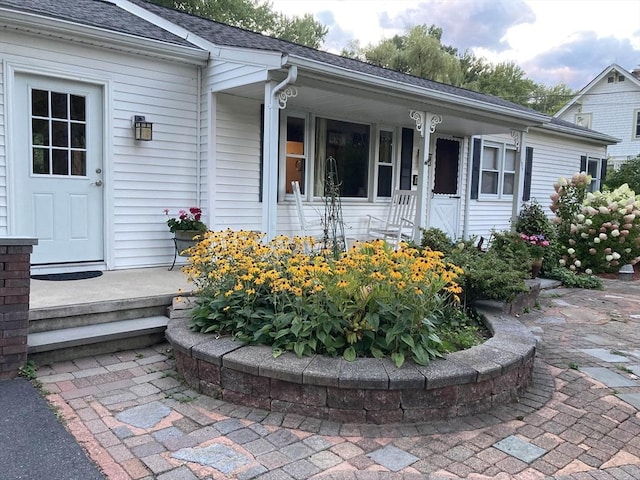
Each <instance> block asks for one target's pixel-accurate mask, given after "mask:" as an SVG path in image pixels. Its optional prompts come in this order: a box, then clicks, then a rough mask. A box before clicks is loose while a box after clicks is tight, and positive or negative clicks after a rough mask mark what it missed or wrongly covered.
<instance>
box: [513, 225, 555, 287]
mask: <svg viewBox="0 0 640 480" xmlns="http://www.w3.org/2000/svg"><path fill="white" fill-rule="evenodd" d="M520 238H521V239H522V241H523V242H525V243H526V244H527V246H528V247H529V255H530V257H531V278H536V277H537V276H538V274H539V273H540V269H541V268H542V260H543V258H544V252H545V248H546V247H548V246H549V240H547V239H546V237H545V236H544V235H527V234H525V233H521V234H520Z"/></svg>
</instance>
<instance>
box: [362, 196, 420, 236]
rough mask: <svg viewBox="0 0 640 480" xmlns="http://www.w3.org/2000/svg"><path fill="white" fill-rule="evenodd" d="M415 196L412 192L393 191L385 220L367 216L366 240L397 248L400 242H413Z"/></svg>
mask: <svg viewBox="0 0 640 480" xmlns="http://www.w3.org/2000/svg"><path fill="white" fill-rule="evenodd" d="M416 194H417V192H416V191H414V190H395V191H394V192H393V196H392V197H391V205H390V207H389V212H388V214H387V218H386V219H381V218H378V217H375V216H373V215H367V216H368V217H369V223H368V225H367V238H368V239H382V240H385V241H386V242H387V243H389V244H390V245H393V246H394V247H398V246H399V245H400V242H403V241H410V240H413V237H414V233H415V223H414V219H415V215H416V199H417V195H416Z"/></svg>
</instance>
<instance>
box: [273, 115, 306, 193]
mask: <svg viewBox="0 0 640 480" xmlns="http://www.w3.org/2000/svg"><path fill="white" fill-rule="evenodd" d="M289 118H302V119H303V120H304V122H305V123H304V154H302V155H297V154H290V155H287V125H288V120H289ZM309 123H310V122H309V116H308V115H307V114H305V113H300V112H296V111H290V112H287V113H286V115H282V116H281V118H280V149H279V155H278V156H279V158H280V162H279V167H278V168H279V172H280V178H281V179H282V181H281V182H279V183H280V186H279V190H280V195H279V198H284V195H286V196H288V197H291V198H293V193H286V192H287V185H286V183H287V157H293V158H299V159H301V160H303V161H304V164H305V169H304V173H305V174H304V178H303V179H302V182H301V183H302V185H301V187H302V191H303V192H305V194H303V197H304V196H305V195H306V192H307V190H308V187H309V184H310V182H309V158H311V145H310V143H309V140H310V137H309Z"/></svg>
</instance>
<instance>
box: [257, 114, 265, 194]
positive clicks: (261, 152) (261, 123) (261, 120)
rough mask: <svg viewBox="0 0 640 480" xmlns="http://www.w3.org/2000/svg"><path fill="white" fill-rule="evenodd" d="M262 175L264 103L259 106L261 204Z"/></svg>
mask: <svg viewBox="0 0 640 480" xmlns="http://www.w3.org/2000/svg"><path fill="white" fill-rule="evenodd" d="M263 175H264V103H262V104H261V105H260V180H259V181H260V186H259V187H258V201H259V202H260V203H262V177H263Z"/></svg>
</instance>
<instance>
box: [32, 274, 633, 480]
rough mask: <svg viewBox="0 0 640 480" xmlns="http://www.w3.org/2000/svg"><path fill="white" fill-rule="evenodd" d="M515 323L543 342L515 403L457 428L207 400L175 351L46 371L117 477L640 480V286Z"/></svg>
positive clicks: (567, 303) (89, 443)
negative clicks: (530, 379) (181, 373)
mask: <svg viewBox="0 0 640 480" xmlns="http://www.w3.org/2000/svg"><path fill="white" fill-rule="evenodd" d="M520 320H521V321H522V322H523V323H524V324H525V325H526V326H527V327H528V328H529V329H530V330H531V331H532V332H533V333H534V334H535V335H536V336H537V337H539V339H540V342H539V345H538V354H537V359H536V366H535V372H534V386H533V388H531V389H530V390H529V391H528V392H527V393H526V394H525V395H524V396H523V397H522V398H521V399H520V401H519V402H518V403H514V404H510V405H507V406H503V407H498V408H496V409H494V410H492V411H490V412H489V413H484V414H481V415H476V416H470V417H463V418H456V419H453V420H449V421H445V420H442V421H432V422H426V423H416V424H408V425H407V424H403V425H382V426H376V425H358V424H340V423H334V422H331V421H325V420H318V419H314V418H307V417H303V416H300V415H286V414H279V413H277V414H276V413H269V412H266V411H263V410H259V409H252V408H249V407H242V406H237V405H233V404H231V403H226V402H223V401H220V400H216V399H214V398H211V397H207V396H204V395H200V394H198V393H197V392H195V391H193V390H190V389H188V388H186V387H185V386H184V385H183V384H182V383H181V382H180V379H179V378H178V376H177V375H176V373H175V370H174V364H173V361H172V353H171V349H170V346H169V345H168V344H163V345H158V346H156V347H155V348H150V349H145V350H140V351H127V352H121V353H118V354H111V355H103V356H95V357H87V358H81V359H77V360H75V361H73V362H64V363H58V364H54V365H52V366H50V367H41V368H40V369H39V371H38V378H39V380H40V381H41V382H42V383H43V387H44V388H45V389H46V390H47V391H48V392H49V394H48V396H47V398H48V400H49V402H50V403H51V404H52V405H54V406H55V407H57V408H58V409H59V411H60V413H61V415H62V417H63V418H64V420H65V422H66V424H67V427H68V429H69V430H70V431H71V433H72V434H73V435H74V436H75V437H76V439H77V440H78V442H79V443H80V444H81V445H82V446H84V448H85V449H86V450H87V452H88V453H89V455H90V457H91V458H92V459H93V460H94V461H95V462H96V463H97V464H98V466H99V467H100V468H101V469H102V471H103V472H104V473H105V475H106V476H107V478H109V479H145V480H146V479H159V480H191V479H211V480H213V479H239V480H249V479H253V478H260V479H265V480H267V479H270V480H276V479H278V480H290V479H295V480H298V479H310V478H313V479H318V480H320V479H322V480H324V479H332V480H338V479H344V480H369V479H371V480H377V479H414V478H415V479H425V478H427V479H429V478H431V479H455V478H473V479H484V478H487V479H489V478H496V479H509V478H518V479H544V478H566V479H576V480H578V479H637V478H640V435H639V434H640V417H639V414H638V409H639V408H640V379H639V378H638V376H637V375H638V374H639V373H640V328H639V327H640V282H622V281H612V280H607V281H606V289H605V290H603V291H596V292H594V291H587V290H572V289H555V290H549V291H546V292H544V294H543V297H541V299H540V308H539V309H534V310H533V311H531V312H529V313H526V314H523V315H521V318H520Z"/></svg>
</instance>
